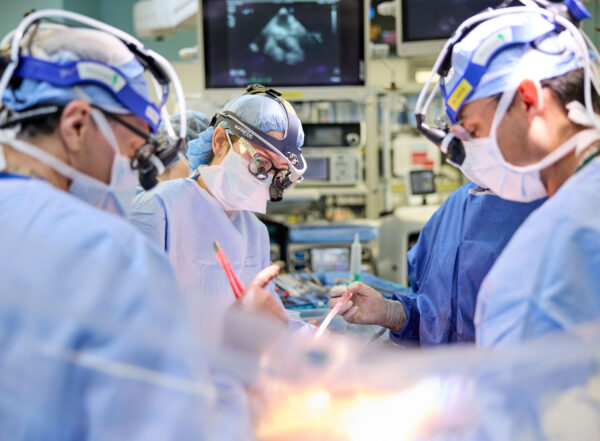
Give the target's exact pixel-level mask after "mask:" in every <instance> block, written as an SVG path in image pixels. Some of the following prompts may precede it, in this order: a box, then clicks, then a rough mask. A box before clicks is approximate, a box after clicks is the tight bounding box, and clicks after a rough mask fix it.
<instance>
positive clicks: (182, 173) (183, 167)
mask: <svg viewBox="0 0 600 441" xmlns="http://www.w3.org/2000/svg"><path fill="white" fill-rule="evenodd" d="M186 116H187V118H186V120H187V134H186V137H185V143H184V144H183V148H182V150H181V151H180V152H179V153H178V155H177V157H176V158H175V159H174V160H173V162H172V164H171V165H170V166H169V168H167V169H166V170H165V172H164V173H163V174H162V175H160V180H161V181H169V180H171V179H177V178H187V177H188V176H189V175H190V169H189V166H188V161H187V158H186V154H187V151H188V144H189V142H190V141H193V140H194V139H197V138H198V136H199V135H200V133H202V132H203V131H204V130H206V129H207V128H208V126H209V124H210V117H208V116H207V115H205V114H204V113H202V112H197V111H195V110H188V111H187V114H186ZM171 124H172V125H173V129H174V130H175V132H176V133H177V132H178V131H179V125H180V124H181V117H180V115H179V113H176V114H175V115H173V116H171ZM161 134H163V136H165V135H167V133H166V129H165V127H164V126H163V127H161Z"/></svg>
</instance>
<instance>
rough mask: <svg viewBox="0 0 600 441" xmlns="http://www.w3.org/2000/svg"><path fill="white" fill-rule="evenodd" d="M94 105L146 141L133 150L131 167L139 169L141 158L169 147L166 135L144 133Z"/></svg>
mask: <svg viewBox="0 0 600 441" xmlns="http://www.w3.org/2000/svg"><path fill="white" fill-rule="evenodd" d="M94 107H96V108H97V109H98V110H100V111H102V113H104V115H106V116H107V117H108V118H110V119H112V120H113V121H116V122H118V123H119V124H121V125H122V126H123V127H125V128H126V129H127V130H129V131H131V132H132V133H134V134H135V135H137V136H139V137H140V138H142V139H143V140H144V141H146V142H145V143H144V145H142V146H141V147H140V148H139V149H138V150H137V151H136V152H135V155H134V156H133V158H132V159H131V168H133V169H141V168H142V167H141V165H140V162H141V161H142V158H146V157H150V156H152V155H154V154H157V153H158V154H160V153H159V152H160V151H162V150H165V149H166V148H170V147H169V146H168V140H167V139H166V136H165V137H162V136H154V135H149V134H147V133H144V132H143V131H142V130H140V129H138V128H137V127H135V126H133V125H132V124H130V123H128V122H127V121H125V120H124V119H123V118H121V117H119V116H117V115H115V114H114V113H110V112H107V111H106V110H104V109H102V108H100V107H97V106H94ZM177 151H178V150H177ZM165 162H166V161H165ZM167 164H168V163H167ZM167 166H168V165H167Z"/></svg>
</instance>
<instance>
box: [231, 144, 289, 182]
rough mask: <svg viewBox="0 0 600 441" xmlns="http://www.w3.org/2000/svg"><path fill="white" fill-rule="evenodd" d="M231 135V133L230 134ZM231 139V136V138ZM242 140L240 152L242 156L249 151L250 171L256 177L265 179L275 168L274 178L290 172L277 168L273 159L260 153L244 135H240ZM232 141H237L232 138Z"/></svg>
mask: <svg viewBox="0 0 600 441" xmlns="http://www.w3.org/2000/svg"><path fill="white" fill-rule="evenodd" d="M229 136H231V135H229ZM230 139H231V138H230ZM238 139H239V141H240V152H241V153H242V156H243V155H244V154H245V153H246V152H248V155H249V156H250V160H249V161H248V171H249V172H250V173H251V174H252V175H253V176H255V177H256V179H258V180H261V181H264V180H266V179H267V178H268V177H269V173H270V172H272V171H273V170H274V171H275V173H273V179H277V178H281V177H283V176H286V175H287V174H288V173H289V169H287V168H277V167H275V164H274V163H273V160H272V159H271V158H269V157H268V156H266V155H263V154H262V153H258V152H257V151H256V149H255V148H254V146H253V145H252V144H251V143H250V141H248V140H247V139H244V138H242V137H239V136H238ZM232 142H235V141H233V140H232Z"/></svg>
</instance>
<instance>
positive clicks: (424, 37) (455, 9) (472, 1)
mask: <svg viewBox="0 0 600 441" xmlns="http://www.w3.org/2000/svg"><path fill="white" fill-rule="evenodd" d="M396 1H398V2H399V11H398V13H397V14H396V38H397V41H396V53H397V54H398V55H399V56H405V57H435V56H436V55H437V54H438V53H439V52H440V50H441V49H442V46H443V45H444V43H445V42H446V40H447V39H448V38H449V37H450V36H451V35H452V33H453V32H454V31H455V30H456V28H457V27H458V25H460V24H461V23H462V22H463V21H465V20H466V19H467V18H469V17H471V16H472V15H475V14H477V13H479V12H481V11H483V10H484V9H487V8H489V7H496V6H498V5H500V3H502V2H503V1H504V0H396Z"/></svg>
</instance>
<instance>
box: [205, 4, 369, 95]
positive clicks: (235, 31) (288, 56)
mask: <svg viewBox="0 0 600 441" xmlns="http://www.w3.org/2000/svg"><path fill="white" fill-rule="evenodd" d="M367 2H368V0H202V1H201V16H200V18H201V26H200V31H199V32H200V35H199V38H198V39H199V49H200V51H201V56H202V60H203V63H204V78H203V85H204V90H205V93H204V95H205V96H208V97H210V96H211V95H212V96H217V97H223V98H226V97H227V96H228V94H231V96H232V97H233V96H236V95H238V94H239V92H240V89H241V88H243V87H245V86H246V85H247V84H251V83H261V84H265V85H270V86H273V87H274V88H277V89H281V90H282V91H283V92H284V93H286V92H288V93H289V94H288V98H292V99H294V98H296V99H312V98H313V96H314V97H316V98H321V99H344V98H345V99H353V98H355V96H353V93H355V92H356V91H357V89H362V90H364V89H365V84H366V71H367V66H366V55H367V53H366V47H367V28H368V26H367V19H368V17H367V14H368V7H367Z"/></svg>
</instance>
